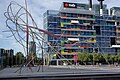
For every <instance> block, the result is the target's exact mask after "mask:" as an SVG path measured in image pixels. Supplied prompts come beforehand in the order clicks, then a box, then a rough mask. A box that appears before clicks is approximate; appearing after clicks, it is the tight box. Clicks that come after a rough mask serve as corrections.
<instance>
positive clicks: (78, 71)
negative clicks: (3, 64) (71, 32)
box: [0, 65, 120, 77]
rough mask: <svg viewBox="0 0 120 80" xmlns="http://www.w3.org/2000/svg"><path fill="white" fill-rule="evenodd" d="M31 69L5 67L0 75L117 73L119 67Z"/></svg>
mask: <svg viewBox="0 0 120 80" xmlns="http://www.w3.org/2000/svg"><path fill="white" fill-rule="evenodd" d="M31 68H32V71H33V72H31V70H30V69H29V68H28V67H23V68H22V70H21V73H20V71H17V72H15V71H16V70H18V69H20V67H17V68H5V69H3V70H1V71H0V77H25V76H46V75H47V76H51V75H58V74H59V75H67V74H81V75H88V74H119V73H120V67H119V66H118V67H115V66H92V65H90V66H81V65H80V66H74V65H72V66H70V65H68V66H43V72H42V68H40V71H39V72H37V70H38V67H31Z"/></svg>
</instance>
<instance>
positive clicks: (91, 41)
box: [87, 40, 96, 43]
mask: <svg viewBox="0 0 120 80" xmlns="http://www.w3.org/2000/svg"><path fill="white" fill-rule="evenodd" d="M87 42H89V43H96V40H87Z"/></svg>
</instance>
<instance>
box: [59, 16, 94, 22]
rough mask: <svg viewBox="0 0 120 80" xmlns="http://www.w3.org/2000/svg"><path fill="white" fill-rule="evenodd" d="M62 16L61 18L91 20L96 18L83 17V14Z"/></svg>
mask: <svg viewBox="0 0 120 80" xmlns="http://www.w3.org/2000/svg"><path fill="white" fill-rule="evenodd" d="M60 18H61V19H76V20H89V21H95V19H94V18H87V17H81V16H78V17H67V16H61V17H60Z"/></svg>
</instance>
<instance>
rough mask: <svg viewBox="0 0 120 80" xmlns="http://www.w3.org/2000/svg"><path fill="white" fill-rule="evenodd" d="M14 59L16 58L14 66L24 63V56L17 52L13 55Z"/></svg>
mask: <svg viewBox="0 0 120 80" xmlns="http://www.w3.org/2000/svg"><path fill="white" fill-rule="evenodd" d="M15 58H16V64H17V65H20V64H22V63H24V55H23V53H22V52H17V53H16V55H15Z"/></svg>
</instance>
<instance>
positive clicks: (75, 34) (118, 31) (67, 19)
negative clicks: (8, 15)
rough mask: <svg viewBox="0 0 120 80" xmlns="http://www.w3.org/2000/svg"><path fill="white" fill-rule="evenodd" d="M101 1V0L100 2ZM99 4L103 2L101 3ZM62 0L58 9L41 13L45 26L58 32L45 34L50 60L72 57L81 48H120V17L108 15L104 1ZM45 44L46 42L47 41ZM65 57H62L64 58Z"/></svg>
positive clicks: (100, 50) (114, 50)
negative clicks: (74, 0) (78, 0)
mask: <svg viewBox="0 0 120 80" xmlns="http://www.w3.org/2000/svg"><path fill="white" fill-rule="evenodd" d="M101 4H102V2H101ZM101 6H102V5H101ZM101 6H100V5H99V4H93V5H92V9H89V4H80V3H69V2H63V4H62V6H61V8H60V9H59V11H56V10H48V11H47V12H45V13H44V29H45V30H47V31H49V32H51V33H53V34H54V35H57V36H60V38H55V37H53V36H49V35H45V36H46V37H45V39H46V41H48V42H49V43H50V45H51V46H52V47H53V48H54V49H56V50H57V51H58V52H59V54H56V53H55V52H54V50H53V49H52V48H51V47H50V46H48V47H47V48H48V49H47V50H46V51H45V53H49V58H50V59H49V61H53V62H54V61H56V60H57V61H58V64H60V63H61V62H60V61H62V60H71V61H73V60H74V56H76V55H77V54H78V53H80V52H88V53H92V52H97V53H104V54H105V53H106V54H116V53H118V52H119V51H120V17H119V16H117V15H115V16H114V15H108V9H107V5H103V6H102V7H101ZM46 46H47V45H46ZM63 57H64V58H63Z"/></svg>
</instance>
